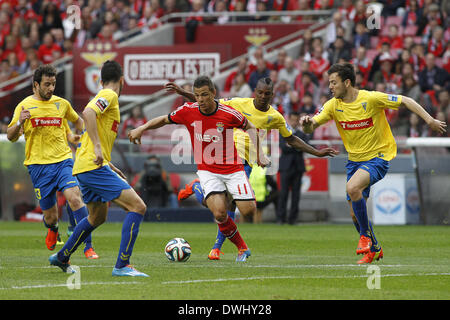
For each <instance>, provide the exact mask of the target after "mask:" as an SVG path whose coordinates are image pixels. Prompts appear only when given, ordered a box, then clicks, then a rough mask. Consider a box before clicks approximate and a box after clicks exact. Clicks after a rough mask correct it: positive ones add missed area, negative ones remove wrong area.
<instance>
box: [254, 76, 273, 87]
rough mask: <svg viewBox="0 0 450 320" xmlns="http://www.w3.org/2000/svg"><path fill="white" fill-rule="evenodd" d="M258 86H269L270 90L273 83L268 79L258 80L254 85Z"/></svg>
mask: <svg viewBox="0 0 450 320" xmlns="http://www.w3.org/2000/svg"><path fill="white" fill-rule="evenodd" d="M259 84H262V85H264V86H269V87H271V88H272V89H273V87H274V83H273V81H272V79H270V78H269V77H266V78H261V79H259V80H258V82H257V83H256V86H258V85H259Z"/></svg>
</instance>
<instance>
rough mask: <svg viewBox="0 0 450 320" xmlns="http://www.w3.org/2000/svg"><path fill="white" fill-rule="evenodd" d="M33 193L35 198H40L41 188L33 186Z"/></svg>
mask: <svg viewBox="0 0 450 320" xmlns="http://www.w3.org/2000/svg"><path fill="white" fill-rule="evenodd" d="M34 194H35V195H36V199H38V200H41V189H39V188H35V189H34Z"/></svg>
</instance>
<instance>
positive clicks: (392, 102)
mask: <svg viewBox="0 0 450 320" xmlns="http://www.w3.org/2000/svg"><path fill="white" fill-rule="evenodd" d="M369 99H370V100H369V101H370V102H371V103H372V105H373V106H375V107H378V108H389V109H395V110H397V109H398V107H399V106H400V104H401V103H402V96H401V95H397V94H388V93H384V92H380V91H371V92H370V98H369Z"/></svg>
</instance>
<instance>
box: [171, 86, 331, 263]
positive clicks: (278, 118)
mask: <svg viewBox="0 0 450 320" xmlns="http://www.w3.org/2000/svg"><path fill="white" fill-rule="evenodd" d="M166 89H167V90H168V91H170V92H176V93H177V94H179V95H182V96H184V97H186V98H187V99H189V100H191V101H194V100H195V97H194V94H193V93H192V92H189V91H186V90H183V89H182V88H180V87H179V86H178V85H176V84H175V83H173V82H169V83H167V84H166ZM273 89H274V83H273V81H272V80H271V79H270V78H262V79H260V80H259V81H258V83H257V85H256V89H255V92H254V94H255V98H232V99H221V100H219V102H220V103H222V104H225V105H228V106H231V107H233V108H234V109H236V110H238V111H239V112H241V113H242V114H243V115H244V116H245V117H246V118H247V120H249V121H250V122H251V123H252V124H254V126H255V127H256V128H257V129H263V130H259V132H262V133H264V134H267V133H268V131H269V130H278V131H279V133H280V134H281V135H282V136H283V138H284V139H285V140H286V142H287V143H288V144H289V145H290V146H291V147H292V148H294V149H296V150H299V151H303V152H307V153H310V154H312V155H315V156H317V157H325V156H331V157H332V156H335V155H336V154H337V151H336V150H334V149H332V148H325V149H321V150H317V149H315V148H314V147H312V146H310V145H309V144H307V143H305V142H304V141H303V140H301V139H300V138H299V137H297V136H296V135H293V134H292V130H291V128H290V127H289V126H288V125H287V123H286V120H285V119H284V117H283V115H282V114H281V113H279V112H278V111H277V110H275V109H274V108H273V107H272V106H271V105H270V102H271V101H272V98H273ZM262 139H264V137H262ZM234 141H235V143H236V148H237V150H238V152H239V156H240V157H241V158H242V159H244V160H245V172H246V174H247V177H249V176H250V173H251V167H252V166H253V164H254V161H252V159H256V157H255V155H254V152H255V151H254V150H252V149H251V148H250V143H249V137H248V135H247V133H245V132H243V131H242V130H235V131H234ZM193 193H195V195H196V197H197V200H198V201H199V202H200V203H201V204H202V202H203V192H202V188H201V186H200V182H199V181H198V180H194V181H192V182H191V183H190V184H189V185H186V188H185V189H183V190H181V191H180V193H179V199H180V200H182V199H186V198H187V197H189V196H190V195H192V194H193ZM228 214H229V215H230V217H232V219H234V215H235V213H234V211H233V210H229V211H228ZM225 239H226V238H225V237H224V236H223V235H222V233H221V232H220V230H218V232H217V236H216V241H215V243H214V245H213V248H212V250H211V252H210V253H209V255H208V258H209V259H210V260H219V259H220V254H221V253H222V252H221V251H220V249H221V248H222V245H223V243H224V241H225Z"/></svg>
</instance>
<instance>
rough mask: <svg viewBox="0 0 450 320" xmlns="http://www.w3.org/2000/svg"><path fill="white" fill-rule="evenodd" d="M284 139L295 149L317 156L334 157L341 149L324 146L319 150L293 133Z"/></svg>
mask: <svg viewBox="0 0 450 320" xmlns="http://www.w3.org/2000/svg"><path fill="white" fill-rule="evenodd" d="M284 139H285V140H286V142H287V144H289V146H291V147H292V148H294V149H295V150H298V151H303V152H307V153H309V154H312V155H314V156H316V157H327V156H328V157H334V156H335V155H337V154H338V153H339V151H337V150H334V149H333V148H324V149H320V150H317V149H316V148H314V147H312V146H310V145H309V144H307V143H306V142H305V141H303V140H302V139H300V138H299V137H297V136H295V135H291V136H289V137H287V138H284Z"/></svg>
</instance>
